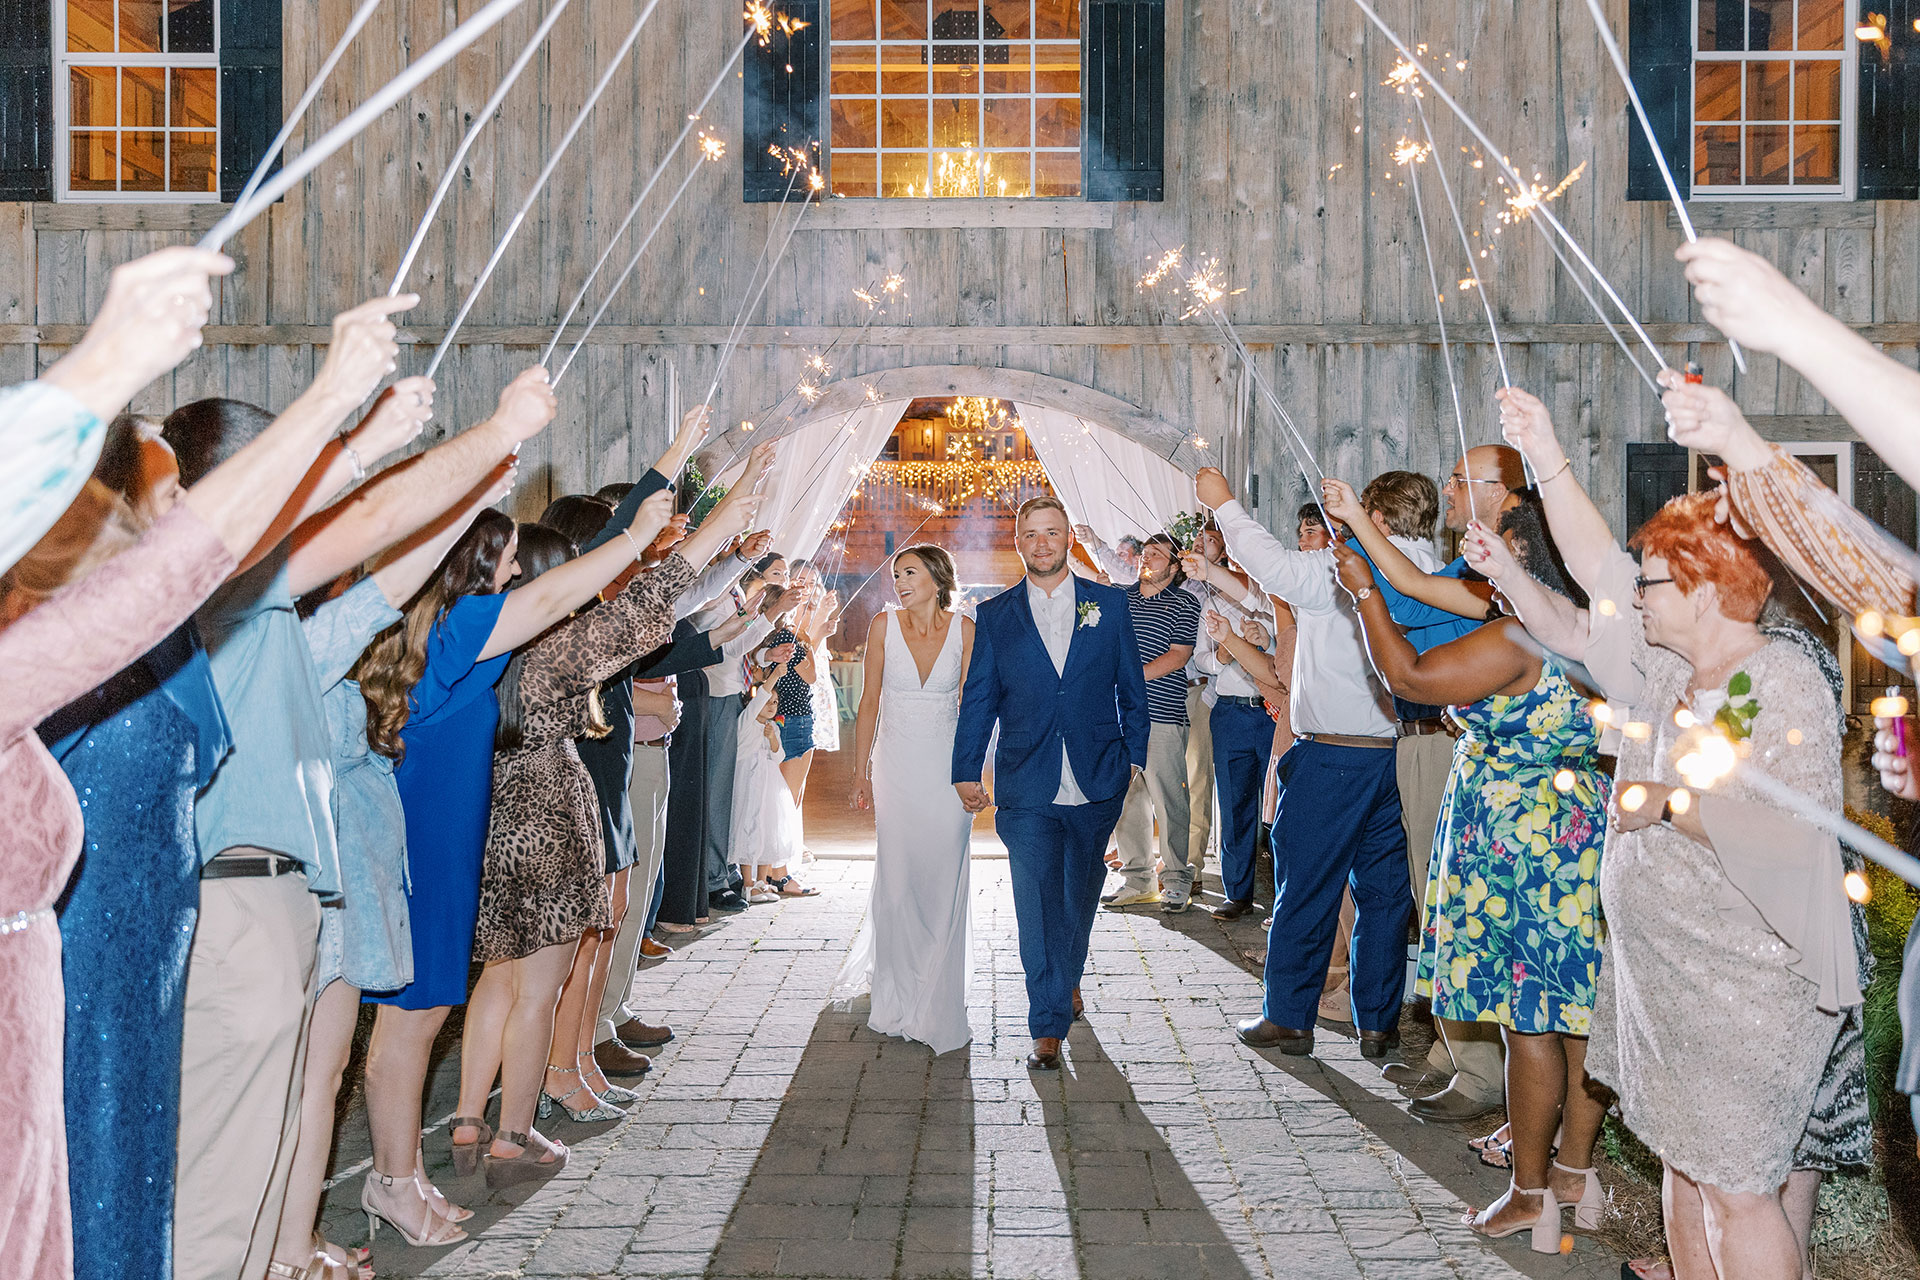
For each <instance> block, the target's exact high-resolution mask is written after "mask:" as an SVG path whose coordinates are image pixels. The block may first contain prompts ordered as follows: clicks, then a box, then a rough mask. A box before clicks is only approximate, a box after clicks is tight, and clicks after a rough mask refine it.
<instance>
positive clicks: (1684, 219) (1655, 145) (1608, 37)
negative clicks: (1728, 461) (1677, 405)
mask: <svg viewBox="0 0 1920 1280" xmlns="http://www.w3.org/2000/svg"><path fill="white" fill-rule="evenodd" d="M1587 12H1588V13H1591V14H1592V15H1593V25H1594V26H1595V27H1596V28H1598V29H1599V32H1600V43H1602V44H1604V45H1606V46H1607V56H1608V57H1609V58H1611V59H1612V60H1613V69H1614V71H1616V72H1617V73H1619V76H1620V83H1621V84H1622V85H1623V86H1625V88H1626V91H1627V101H1628V102H1630V103H1632V104H1633V115H1634V118H1635V119H1636V120H1638V121H1639V122H1640V132H1641V133H1643V134H1645V135H1646V139H1647V149H1648V150H1649V151H1652V152H1653V162H1654V164H1656V165H1658V166H1659V168H1660V181H1661V182H1663V183H1665V184H1666V187H1667V199H1668V200H1670V201H1672V202H1673V212H1674V214H1675V216H1677V217H1678V218H1679V219H1680V230H1681V231H1683V232H1685V233H1686V237H1687V243H1689V244H1693V243H1695V242H1697V241H1698V240H1699V239H1700V235H1699V233H1698V232H1696V231H1695V230H1694V229H1693V218H1692V217H1691V216H1689V215H1688V213H1687V202H1686V201H1684V200H1682V199H1681V198H1680V184H1679V183H1677V182H1675V181H1674V180H1673V170H1672V169H1670V168H1668V167H1667V156H1666V153H1665V152H1664V151H1662V150H1661V149H1660V139H1659V138H1657V137H1655V136H1654V132H1653V122H1652V121H1651V120H1649V119H1647V109H1646V108H1645V107H1644V106H1642V105H1641V104H1640V91H1639V90H1638V89H1636V88H1634V87H1633V77H1632V76H1631V75H1629V74H1628V73H1627V59H1626V55H1624V54H1622V53H1621V52H1620V42H1619V41H1617V40H1615V39H1614V38H1613V27H1612V25H1611V24H1609V23H1608V22H1607V15H1606V14H1605V13H1604V12H1602V11H1601V8H1600V0H1587ZM1727 348H1728V350H1729V351H1731V352H1732V353H1733V363H1734V364H1735V365H1736V366H1738V367H1739V370H1740V372H1742V373H1745V372H1746V371H1747V357H1746V354H1745V353H1744V352H1742V351H1741V350H1740V344H1739V343H1737V342H1735V341H1734V340H1733V339H1732V338H1728V339H1727Z"/></svg>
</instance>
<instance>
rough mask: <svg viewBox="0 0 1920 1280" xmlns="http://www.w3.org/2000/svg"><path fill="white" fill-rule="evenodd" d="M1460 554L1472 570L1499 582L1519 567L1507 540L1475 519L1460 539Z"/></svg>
mask: <svg viewBox="0 0 1920 1280" xmlns="http://www.w3.org/2000/svg"><path fill="white" fill-rule="evenodd" d="M1460 554H1461V555H1462V556H1464V557H1466V561H1467V564H1468V565H1469V566H1470V567H1471V568H1472V569H1473V571H1474V572H1475V573H1477V574H1479V575H1480V576H1482V577H1484V578H1486V579H1488V580H1489V581H1491V582H1499V581H1501V580H1502V579H1504V578H1505V577H1506V576H1507V575H1508V574H1510V573H1512V572H1514V571H1515V570H1516V569H1518V568H1519V567H1520V564H1519V562H1518V561H1517V560H1515V559H1514V558H1513V548H1511V547H1509V546H1508V545H1507V540H1506V539H1505V538H1503V537H1501V536H1500V535H1499V534H1497V533H1495V532H1494V531H1493V530H1491V529H1489V528H1487V526H1485V525H1483V524H1481V523H1480V522H1479V521H1478V520H1475V521H1474V522H1473V523H1472V524H1470V525H1468V526H1467V532H1466V536H1465V537H1463V538H1462V539H1461V540H1460Z"/></svg>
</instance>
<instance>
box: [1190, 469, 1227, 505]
mask: <svg viewBox="0 0 1920 1280" xmlns="http://www.w3.org/2000/svg"><path fill="white" fill-rule="evenodd" d="M1193 492H1194V496H1195V497H1196V498H1198V499H1199V501H1200V505H1201V506H1203V507H1206V508H1208V509H1209V510H1213V511H1218V510H1219V509H1220V508H1221V507H1224V506H1226V505H1227V504H1228V503H1229V502H1232V501H1233V486H1232V485H1230V484H1228V483H1227V478H1226V476H1224V475H1222V474H1221V473H1220V468H1218V467H1202V468H1200V470H1199V471H1198V472H1197V473H1195V475H1194V477H1193Z"/></svg>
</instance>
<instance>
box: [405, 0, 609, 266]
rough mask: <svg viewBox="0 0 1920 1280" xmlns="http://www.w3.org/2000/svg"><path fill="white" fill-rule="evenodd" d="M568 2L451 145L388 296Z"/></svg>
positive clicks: (563, 0) (561, 0)
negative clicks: (457, 141)
mask: <svg viewBox="0 0 1920 1280" xmlns="http://www.w3.org/2000/svg"><path fill="white" fill-rule="evenodd" d="M569 3H571V0H554V3H553V7H552V8H551V9H549V10H548V11H547V16H546V17H544V18H542V19H541V20H540V25H539V26H538V27H537V28H535V29H534V33H533V37H532V38H531V39H529V40H528V41H527V43H526V47H525V48H523V49H521V50H520V55H519V56H518V57H516V58H515V59H514V60H513V63H512V65H510V66H509V67H508V68H507V74H506V75H504V76H502V77H501V78H500V83H499V84H498V85H496V86H494V90H493V94H492V96H491V97H489V98H488V99H487V100H486V103H485V104H484V105H482V106H481V108H480V110H479V112H478V113H477V114H475V116H474V117H473V121H472V123H470V124H469V125H468V126H467V131H466V132H465V133H463V134H461V135H460V145H459V146H457V147H455V148H454V149H453V158H452V159H450V160H448V161H447V167H446V168H445V169H443V170H441V172H440V181H439V183H438V185H436V186H435V187H434V189H433V198H432V199H430V200H428V201H427V208H426V211H425V212H424V213H422V214H421V215H420V222H419V224H418V225H417V226H415V227H414V229H413V239H411V240H409V241H408V242H407V251H406V252H405V253H403V254H401V255H400V265H399V266H398V267H397V268H395V269H394V273H393V283H392V284H390V285H388V286H387V296H388V297H392V296H393V295H394V294H397V293H399V292H400V290H401V289H402V288H404V287H405V285H406V283H407V273H408V272H409V271H411V270H413V260H414V259H415V258H416V257H418V256H419V254H420V247H421V246H422V245H424V244H425V243H426V242H427V229H428V228H429V227H431V226H432V225H433V219H434V216H435V215H436V214H438V213H439V212H440V206H441V205H442V204H443V203H445V202H446V198H447V193H448V192H450V191H452V190H453V180H454V178H455V177H456V176H458V175H459V173H460V165H461V162H462V161H464V160H465V159H466V158H467V152H469V151H471V150H473V144H474V143H475V142H477V141H479V139H480V131H481V130H482V129H484V128H486V127H487V125H488V124H489V123H491V122H492V120H493V117H494V113H495V112H497V111H498V110H499V109H500V104H501V103H503V102H505V101H506V99H507V91H508V90H510V89H512V88H513V86H514V82H515V81H517V80H518V79H519V78H520V73H521V72H522V71H525V70H526V69H527V64H528V63H530V62H532V61H533V56H534V54H536V53H538V52H539V51H540V46H541V45H542V44H543V43H545V42H546V38H547V33H548V32H549V31H551V30H553V24H554V23H556V22H558V21H559V20H560V15H561V14H563V13H565V12H566V11H567V5H568V4H569Z"/></svg>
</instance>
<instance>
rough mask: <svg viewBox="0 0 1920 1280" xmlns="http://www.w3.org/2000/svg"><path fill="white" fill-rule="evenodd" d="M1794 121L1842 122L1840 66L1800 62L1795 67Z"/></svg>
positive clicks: (1823, 62) (1836, 64) (1831, 63)
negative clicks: (1840, 119)
mask: <svg viewBox="0 0 1920 1280" xmlns="http://www.w3.org/2000/svg"><path fill="white" fill-rule="evenodd" d="M1793 118H1794V119H1796V120H1838V119H1839V118H1840V63H1839V62H1837V61H1828V60H1823V61H1820V62H1796V63H1794V64H1793Z"/></svg>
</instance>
